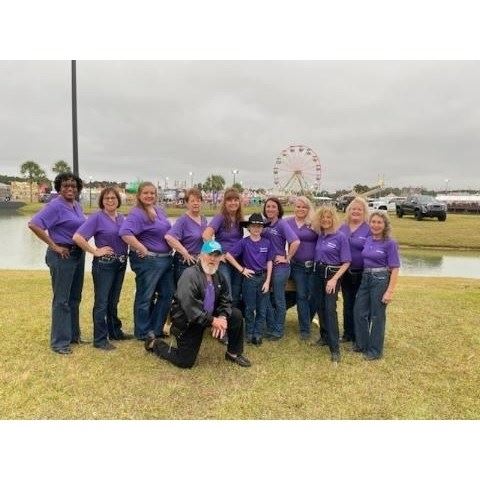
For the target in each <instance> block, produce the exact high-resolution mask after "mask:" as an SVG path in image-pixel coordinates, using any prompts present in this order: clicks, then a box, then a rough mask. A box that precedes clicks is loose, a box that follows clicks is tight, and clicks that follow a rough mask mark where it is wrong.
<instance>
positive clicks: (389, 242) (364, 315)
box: [353, 210, 400, 360]
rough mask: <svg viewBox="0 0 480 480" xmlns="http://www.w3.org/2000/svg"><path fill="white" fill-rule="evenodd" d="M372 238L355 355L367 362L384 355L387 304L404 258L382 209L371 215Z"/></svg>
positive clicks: (367, 251)
mask: <svg viewBox="0 0 480 480" xmlns="http://www.w3.org/2000/svg"><path fill="white" fill-rule="evenodd" d="M369 225H370V231H371V234H372V235H371V237H368V238H367V240H366V242H365V246H364V248H363V251H362V256H363V275H362V283H361V284H360V288H359V289H358V293H357V299H356V301H355V308H354V319H355V345H354V347H353V350H354V351H355V352H362V353H363V355H364V358H365V359H366V360H377V359H379V358H381V357H382V355H383V343H384V339H385V323H386V320H387V318H386V309H387V305H388V304H389V303H390V302H391V301H392V297H393V292H394V290H395V287H396V285H397V279H398V272H399V269H400V258H399V255H398V245H397V242H395V240H393V239H391V238H390V231H391V226H390V218H389V217H388V214H387V213H386V212H383V211H381V210H378V211H376V212H374V213H372V214H371V215H370V220H369Z"/></svg>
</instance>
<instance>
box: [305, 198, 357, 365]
mask: <svg viewBox="0 0 480 480" xmlns="http://www.w3.org/2000/svg"><path fill="white" fill-rule="evenodd" d="M338 224H339V220H338V215H337V212H336V210H335V208H334V207H333V206H330V205H324V206H322V207H320V208H319V209H318V210H317V211H316V212H315V217H314V219H313V226H314V228H315V230H316V231H317V232H318V234H319V235H318V240H317V245H316V247H315V267H314V268H315V271H314V280H313V281H314V287H313V291H312V295H317V296H318V302H317V313H318V316H319V318H321V319H323V324H324V327H325V332H326V342H327V345H328V346H329V348H330V354H331V360H332V362H339V361H340V347H339V338H338V318H337V299H338V292H339V290H340V284H339V280H340V278H341V277H342V275H343V274H344V273H345V272H346V271H347V269H348V267H349V266H350V262H351V260H352V254H351V253H350V246H349V244H348V240H347V237H346V236H345V235H344V234H343V233H342V232H340V231H338V230H337V228H338ZM317 345H319V346H322V345H324V342H323V339H322V337H320V338H319V340H318V342H317Z"/></svg>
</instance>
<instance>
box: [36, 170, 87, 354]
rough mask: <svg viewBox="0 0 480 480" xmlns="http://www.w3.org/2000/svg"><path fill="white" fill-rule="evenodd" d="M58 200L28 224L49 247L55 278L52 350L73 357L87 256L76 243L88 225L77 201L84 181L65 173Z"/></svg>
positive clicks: (56, 183)
mask: <svg viewBox="0 0 480 480" xmlns="http://www.w3.org/2000/svg"><path fill="white" fill-rule="evenodd" d="M54 187H55V190H56V191H57V192H58V193H59V195H58V197H57V198H55V199H54V200H51V201H50V202H49V203H47V205H45V207H44V208H43V209H42V210H41V211H40V212H38V213H37V214H36V215H34V216H33V218H32V219H31V220H30V222H29V223H28V227H29V228H30V229H31V230H32V231H33V233H35V235H36V236H37V237H38V238H39V239H40V240H42V241H43V242H45V243H46V244H47V245H48V248H47V254H46V257H45V261H46V263H47V265H48V268H49V269H50V276H51V278H52V290H53V300H52V330H51V336H50V347H51V348H52V350H53V351H54V352H56V353H60V354H62V355H68V354H69V353H72V350H71V347H70V345H71V344H75V343H84V342H83V341H82V340H81V339H80V321H79V306H80V300H81V299H82V288H83V274H84V267H85V253H84V252H83V251H82V249H81V248H78V247H77V246H76V245H75V243H74V242H73V239H72V237H73V234H74V233H75V232H76V231H77V229H78V227H79V226H80V225H82V223H83V222H85V215H84V214H83V210H82V207H81V205H80V203H79V202H78V201H77V198H78V195H80V192H81V191H82V188H83V182H82V180H81V179H80V178H79V177H77V176H76V175H73V174H71V173H61V174H60V175H57V177H56V178H55V180H54Z"/></svg>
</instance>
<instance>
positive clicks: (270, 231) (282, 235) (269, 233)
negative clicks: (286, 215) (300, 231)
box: [262, 218, 298, 268]
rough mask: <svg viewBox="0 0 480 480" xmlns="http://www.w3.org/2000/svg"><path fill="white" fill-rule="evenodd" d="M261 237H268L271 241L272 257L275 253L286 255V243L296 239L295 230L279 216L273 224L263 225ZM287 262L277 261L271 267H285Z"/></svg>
mask: <svg viewBox="0 0 480 480" xmlns="http://www.w3.org/2000/svg"><path fill="white" fill-rule="evenodd" d="M262 237H265V238H268V239H269V240H270V242H272V250H273V257H274V258H275V256H276V255H286V254H287V253H286V249H285V248H286V244H287V243H292V242H294V241H295V240H298V237H297V235H296V234H295V232H294V231H293V230H292V229H291V228H290V225H289V224H288V223H287V221H286V220H284V219H283V218H279V219H278V220H277V221H276V222H275V223H274V224H273V225H270V226H268V227H265V228H264V229H263V231H262ZM287 267H289V265H288V263H279V264H278V265H274V266H273V268H287Z"/></svg>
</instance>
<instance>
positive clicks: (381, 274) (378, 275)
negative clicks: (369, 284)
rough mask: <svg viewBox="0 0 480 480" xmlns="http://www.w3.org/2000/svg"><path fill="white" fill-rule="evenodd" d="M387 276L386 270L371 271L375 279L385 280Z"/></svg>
mask: <svg viewBox="0 0 480 480" xmlns="http://www.w3.org/2000/svg"><path fill="white" fill-rule="evenodd" d="M389 276H390V274H389V273H388V272H378V273H375V272H373V273H372V277H373V278H374V279H375V280H387V279H388V277H389Z"/></svg>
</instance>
